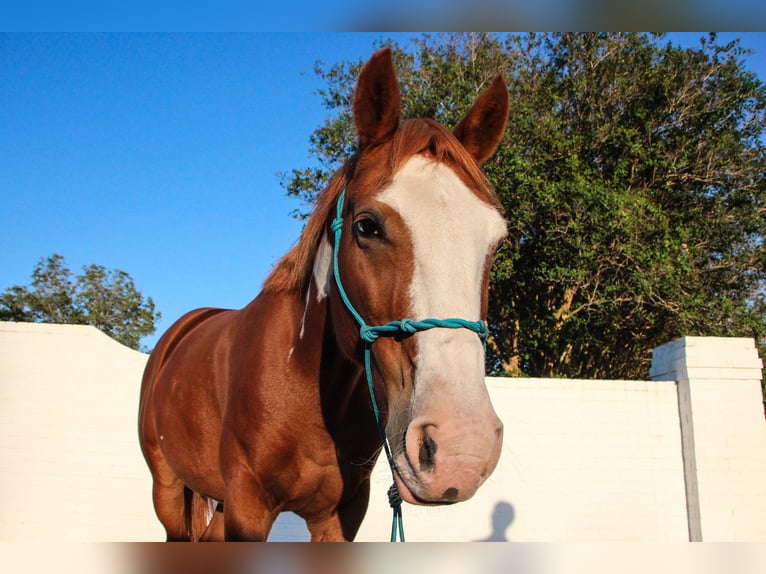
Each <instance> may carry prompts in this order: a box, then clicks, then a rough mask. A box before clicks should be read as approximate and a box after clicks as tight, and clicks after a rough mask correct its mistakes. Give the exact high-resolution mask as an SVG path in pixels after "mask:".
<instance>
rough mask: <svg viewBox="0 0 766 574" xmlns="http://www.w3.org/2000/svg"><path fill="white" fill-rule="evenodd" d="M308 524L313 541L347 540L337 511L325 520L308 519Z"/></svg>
mask: <svg viewBox="0 0 766 574" xmlns="http://www.w3.org/2000/svg"><path fill="white" fill-rule="evenodd" d="M306 526H307V527H308V529H309V532H310V533H311V541H312V542H346V541H347V539H346V538H345V537H344V536H343V527H342V526H341V521H340V517H339V516H338V513H337V512H334V513H333V514H331V515H330V516H328V517H326V518H324V519H323V520H310V521H309V520H307V521H306Z"/></svg>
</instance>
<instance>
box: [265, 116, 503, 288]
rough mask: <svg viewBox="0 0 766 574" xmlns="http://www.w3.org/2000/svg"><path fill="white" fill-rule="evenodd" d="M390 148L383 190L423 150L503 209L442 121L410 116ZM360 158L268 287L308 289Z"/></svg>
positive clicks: (325, 198)
mask: <svg viewBox="0 0 766 574" xmlns="http://www.w3.org/2000/svg"><path fill="white" fill-rule="evenodd" d="M389 149H390V151H389V152H388V154H387V165H385V166H384V167H383V169H382V170H381V172H380V174H379V176H378V177H376V178H375V179H376V180H377V181H376V182H375V185H376V187H378V188H383V187H384V186H385V185H386V184H387V183H388V182H390V181H391V179H392V177H393V175H394V174H395V173H396V172H397V171H399V169H400V168H401V167H402V166H403V165H404V163H405V162H406V161H407V160H408V159H409V158H411V157H412V156H414V155H418V154H420V155H424V156H426V157H429V158H431V159H433V160H434V161H436V162H444V163H447V164H448V165H449V166H450V167H452V168H453V169H454V170H455V172H456V173H457V174H458V176H460V177H461V178H463V180H464V181H465V182H466V184H468V185H469V186H471V187H472V188H474V189H475V190H476V191H477V192H478V193H479V195H480V196H482V197H483V198H484V200H485V201H487V202H488V203H490V204H491V205H493V206H494V207H495V208H497V209H498V210H500V211H501V212H502V205H501V203H500V199H499V198H498V196H497V194H496V193H495V190H494V189H493V188H492V185H491V184H490V183H489V181H488V180H487V178H486V176H485V175H484V172H483V171H482V169H481V167H480V166H479V165H477V163H476V161H474V159H473V158H472V157H471V155H470V154H469V153H468V152H467V151H466V150H465V148H464V147H463V146H462V145H461V144H460V142H458V141H457V139H456V138H455V137H454V136H453V135H452V133H451V132H449V131H448V130H447V129H445V128H444V127H443V126H442V125H441V124H439V123H437V122H435V121H433V120H428V119H415V120H408V121H406V122H404V123H403V124H402V125H401V126H400V127H399V129H398V130H397V131H396V133H395V134H394V137H393V138H392V140H391V143H390V145H389ZM358 160H359V156H358V154H356V155H354V156H353V157H352V158H351V159H350V160H348V161H347V162H346V163H345V164H344V165H343V167H341V168H340V169H339V170H338V171H337V172H336V173H335V175H334V176H333V178H332V180H331V181H330V183H329V185H328V186H327V187H326V188H325V189H324V190H323V191H322V192H320V194H319V196H318V197H317V202H316V206H315V207H314V210H313V211H312V213H311V215H310V216H309V218H308V221H307V222H306V227H305V228H304V229H303V232H302V233H301V236H300V239H298V242H297V243H296V244H295V245H294V246H293V247H292V249H290V251H288V252H287V254H286V255H285V256H284V257H282V259H280V260H279V261H278V262H277V264H276V265H275V266H274V268H273V269H272V271H271V273H270V274H269V276H268V277H267V278H266V281H265V282H264V284H263V290H264V291H267V292H297V291H303V290H304V289H305V288H306V286H307V284H308V281H309V280H310V278H311V273H312V270H313V266H314V258H315V256H316V253H317V250H318V249H319V243H320V241H321V240H322V235H323V233H324V231H325V229H326V228H327V224H328V222H329V220H330V217H332V215H333V210H334V209H335V204H336V202H337V199H338V196H339V195H340V192H341V191H342V190H343V189H344V187H345V186H346V183H347V182H348V181H349V180H350V179H351V178H352V177H353V176H354V171H355V168H356V166H357V164H358Z"/></svg>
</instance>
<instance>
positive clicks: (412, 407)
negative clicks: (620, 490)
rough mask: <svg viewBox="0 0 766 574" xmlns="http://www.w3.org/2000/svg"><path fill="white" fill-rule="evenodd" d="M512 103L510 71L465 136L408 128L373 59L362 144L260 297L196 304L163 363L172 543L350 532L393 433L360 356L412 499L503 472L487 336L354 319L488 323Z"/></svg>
mask: <svg viewBox="0 0 766 574" xmlns="http://www.w3.org/2000/svg"><path fill="white" fill-rule="evenodd" d="M508 104H509V102H508V90H507V88H506V86H505V83H504V82H503V80H502V79H501V78H500V76H498V77H496V78H495V79H494V81H493V82H492V83H491V85H490V86H489V87H488V88H487V89H486V90H485V91H484V92H483V93H482V94H481V95H480V96H479V97H478V99H477V100H476V102H475V103H474V105H473V107H472V108H471V109H470V111H468V113H467V115H466V116H465V117H464V119H463V120H462V121H461V122H460V123H459V124H458V125H457V127H456V128H455V129H454V130H453V131H452V132H449V131H448V130H446V129H445V128H444V127H442V126H440V125H439V124H437V123H436V122H434V121H432V120H428V119H417V120H408V121H406V122H403V123H401V124H400V121H399V120H400V117H399V116H400V108H401V98H400V92H399V84H398V81H397V79H396V74H395V71H394V67H393V63H392V57H391V52H390V50H388V49H384V50H381V51H379V52H376V53H375V54H374V55H373V56H372V58H371V59H370V61H369V62H368V63H367V64H366V65H365V66H364V67H363V69H362V71H361V73H360V75H359V80H358V84H357V87H356V91H355V94H354V101H353V116H354V122H355V125H356V129H357V134H358V139H359V146H358V151H357V153H356V155H355V156H354V157H353V158H352V159H351V160H350V161H349V162H347V163H346V164H345V165H344V166H343V167H342V168H341V169H340V170H339V171H338V172H337V173H336V174H335V175H334V177H333V180H332V181H331V183H330V184H329V186H328V187H327V189H325V190H324V191H323V192H322V193H321V194H320V196H319V198H318V201H317V205H316V208H315V209H314V212H313V213H312V215H311V216H310V218H309V220H308V222H307V224H306V227H305V229H304V231H303V233H302V235H301V237H300V239H299V241H298V242H297V243H296V245H295V246H294V247H293V248H292V250H290V251H289V252H288V253H287V255H285V256H284V257H283V258H282V259H281V260H280V261H279V262H278V263H277V264H276V266H275V267H274V269H273V270H272V272H271V274H270V275H269V277H268V278H267V279H266V282H265V284H264V286H263V290H262V292H261V293H260V295H258V296H257V297H256V298H255V299H254V300H253V301H252V302H251V303H249V304H248V305H247V306H246V307H244V308H243V309H241V310H224V309H198V310H196V311H192V312H190V313H188V314H187V315H185V316H183V317H182V318H181V319H180V320H179V321H178V322H176V323H175V324H174V325H173V326H172V327H170V329H169V330H168V331H167V333H165V334H164V335H163V337H162V338H161V339H160V341H159V342H158V343H157V347H156V348H155V349H154V351H153V352H152V354H151V356H150V357H149V361H148V363H147V365H146V371H145V373H144V378H143V383H142V388H141V404H140V412H139V434H140V442H141V448H142V450H143V453H144V456H145V458H146V461H147V463H148V465H149V469H150V470H151V473H152V477H153V479H154V486H153V500H154V507H155V510H156V513H157V516H158V517H159V519H160V521H161V522H162V524H163V525H164V527H165V529H166V531H167V538H168V540H208V539H210V540H217V539H226V540H265V539H266V538H267V536H268V534H269V531H270V529H271V526H272V524H273V522H274V520H275V519H276V517H277V515H278V514H279V513H280V512H283V511H292V512H294V513H296V514H297V515H299V516H301V517H302V518H303V519H304V520H305V521H306V524H307V527H308V529H309V531H310V533H311V539H312V540H353V539H354V537H355V535H356V533H357V530H358V528H359V526H360V524H361V522H362V519H363V517H364V515H365V512H366V510H367V503H368V498H369V491H370V473H371V471H372V467H373V465H374V463H375V459H376V458H377V455H378V453H379V452H380V449H381V443H382V440H381V437H380V436H379V433H378V427H377V426H376V420H375V416H374V413H373V408H372V401H371V397H370V392H369V390H368V386H367V384H366V383H365V368H364V363H365V352H369V355H368V357H366V358H367V360H368V362H369V371H370V376H371V379H372V381H374V382H373V385H374V394H375V395H376V396H377V400H378V401H379V403H378V404H379V406H380V408H379V410H380V417H381V419H382V420H381V426H382V428H383V429H384V432H385V434H386V436H387V437H388V442H389V443H390V452H391V457H392V462H393V473H394V475H395V481H396V484H397V486H398V488H399V491H400V493H401V497H402V498H403V499H404V500H405V501H407V502H409V503H413V504H448V503H454V502H457V501H461V500H465V499H468V498H470V497H471V496H472V495H473V494H474V492H475V491H476V489H477V488H478V487H479V486H480V485H481V484H482V483H483V482H484V481H485V480H486V478H487V477H488V476H489V475H490V473H491V472H492V471H493V470H494V468H495V465H496V464H497V460H498V457H499V454H500V449H501V443H502V428H503V427H502V423H501V422H500V420H499V419H498V417H497V415H496V414H495V412H494V410H493V408H492V405H491V403H490V400H489V396H488V393H487V389H486V386H485V382H484V348H483V345H482V341H481V339H480V337H478V336H477V334H476V333H475V332H472V330H471V329H462V328H454V326H453V327H452V328H439V325H437V326H436V327H437V328H431V329H429V330H427V331H423V332H417V333H412V332H409V333H407V332H402V333H399V334H397V335H395V336H388V337H380V338H379V340H377V341H375V342H374V344H372V343H371V341H370V340H368V339H365V338H363V336H362V333H361V332H360V324H359V320H362V321H364V322H365V323H367V324H369V325H385V324H387V323H389V322H391V321H394V320H399V319H402V318H404V317H412V318H413V319H414V321H413V322H417V321H421V320H424V319H425V318H428V317H436V318H448V317H460V318H462V319H460V320H464V321H465V322H473V323H470V324H471V325H476V324H481V325H483V323H479V322H480V321H482V320H483V319H484V318H485V317H486V313H487V292H488V281H489V270H490V267H491V265H492V262H493V257H494V253H495V250H496V248H497V246H498V245H499V244H500V242H501V241H502V240H503V238H504V237H505V235H506V223H505V220H504V218H503V216H502V215H501V209H500V205H499V202H498V199H497V196H496V195H495V193H494V191H493V190H492V189H491V186H490V185H489V183H488V181H487V180H486V178H485V177H484V175H483V173H482V171H481V168H480V166H481V164H482V163H483V162H484V161H486V160H487V159H488V158H489V156H490V155H491V154H492V153H493V152H494V150H495V148H496V147H497V145H498V143H499V141H500V139H501V137H502V135H503V132H504V130H505V123H506V120H507V116H508ZM344 197H345V200H344V201H345V202H344V203H341V202H340V201H339V200H342V198H344ZM339 203H340V207H339ZM336 209H338V210H339V211H341V213H340V216H341V217H339V218H337V219H335V220H334V215H335V214H334V211H335V210H336ZM333 221H335V225H334V224H333ZM341 232H342V235H341ZM336 243H337V244H336ZM334 262H335V265H336V266H337V272H338V276H337V277H336V276H335V273H334V269H333V267H334ZM341 278H342V282H341V281H340V279H341ZM343 287H345V291H344V289H343ZM341 291H342V292H343V296H341V294H340V292H341ZM344 299H347V301H348V303H347V302H346V301H345V300H344ZM357 317H358V319H357ZM425 320H428V319H425ZM431 326H433V325H431ZM473 330H474V331H475V330H476V329H473ZM367 335H368V336H369V333H368V334H367ZM373 338H374V337H373ZM376 408H377V407H376Z"/></svg>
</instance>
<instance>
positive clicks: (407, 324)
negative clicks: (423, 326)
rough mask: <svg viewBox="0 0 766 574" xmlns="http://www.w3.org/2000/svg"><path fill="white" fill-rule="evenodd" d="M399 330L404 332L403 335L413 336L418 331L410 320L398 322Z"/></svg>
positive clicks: (416, 326)
mask: <svg viewBox="0 0 766 574" xmlns="http://www.w3.org/2000/svg"><path fill="white" fill-rule="evenodd" d="M398 327H399V330H400V331H404V332H405V333H409V334H410V335H413V334H415V333H417V332H418V331H420V329H419V328H418V325H417V324H416V323H415V321H414V320H412V319H402V320H401V321H399V325H398Z"/></svg>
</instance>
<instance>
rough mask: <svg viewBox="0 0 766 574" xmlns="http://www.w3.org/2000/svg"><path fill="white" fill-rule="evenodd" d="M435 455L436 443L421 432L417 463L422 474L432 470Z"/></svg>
mask: <svg viewBox="0 0 766 574" xmlns="http://www.w3.org/2000/svg"><path fill="white" fill-rule="evenodd" d="M435 455H436V443H435V442H434V441H433V439H432V438H431V437H430V436H428V433H427V432H426V431H423V440H422V442H421V443H420V452H419V453H418V463H419V464H420V470H421V471H423V472H431V471H432V470H433V469H434V465H435V462H434V456H435Z"/></svg>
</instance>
